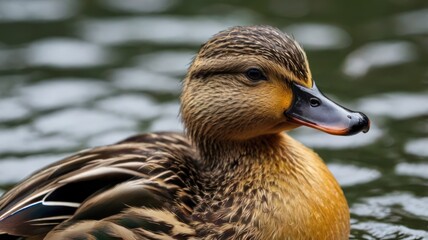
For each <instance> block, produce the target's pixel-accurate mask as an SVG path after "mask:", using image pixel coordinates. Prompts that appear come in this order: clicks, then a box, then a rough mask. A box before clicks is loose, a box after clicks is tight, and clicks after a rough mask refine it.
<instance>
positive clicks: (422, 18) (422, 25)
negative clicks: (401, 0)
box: [394, 8, 428, 34]
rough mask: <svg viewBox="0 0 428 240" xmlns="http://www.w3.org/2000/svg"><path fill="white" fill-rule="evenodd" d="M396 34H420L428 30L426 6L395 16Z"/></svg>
mask: <svg viewBox="0 0 428 240" xmlns="http://www.w3.org/2000/svg"><path fill="white" fill-rule="evenodd" d="M394 20H395V31H396V32H397V33H398V34H422V33H427V32H428V8H425V9H420V10H416V11H411V12H405V13H401V14H399V15H398V16H396V17H395V19H394Z"/></svg>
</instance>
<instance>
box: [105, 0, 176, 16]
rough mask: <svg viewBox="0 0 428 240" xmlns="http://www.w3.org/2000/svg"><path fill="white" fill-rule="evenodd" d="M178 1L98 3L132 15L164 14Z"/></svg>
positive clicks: (113, 0)
mask: <svg viewBox="0 0 428 240" xmlns="http://www.w3.org/2000/svg"><path fill="white" fill-rule="evenodd" d="M177 1H178V0H120V1H117V0H99V1H98V2H99V3H100V4H101V5H103V6H105V7H107V8H109V9H112V10H117V11H123V12H131V13H153V12H163V11H165V10H167V9H169V8H171V7H173V6H174V5H176V4H177Z"/></svg>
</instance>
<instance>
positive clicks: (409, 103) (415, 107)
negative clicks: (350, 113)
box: [357, 92, 428, 119]
mask: <svg viewBox="0 0 428 240" xmlns="http://www.w3.org/2000/svg"><path fill="white" fill-rule="evenodd" d="M426 102H428V94H427V93H424V92H422V93H419V94H418V93H412V94H410V93H387V94H379V95H375V96H368V97H366V98H364V99H361V100H360V101H358V103H357V105H358V109H360V110H361V111H363V112H366V113H367V114H373V115H380V116H387V117H390V118H394V119H406V118H411V117H417V116H423V115H427V114H428V104H422V103H426Z"/></svg>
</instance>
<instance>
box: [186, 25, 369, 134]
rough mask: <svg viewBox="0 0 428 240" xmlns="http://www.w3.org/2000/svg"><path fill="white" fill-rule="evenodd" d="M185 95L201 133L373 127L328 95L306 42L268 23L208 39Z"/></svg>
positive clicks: (190, 118) (192, 123)
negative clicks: (316, 78)
mask: <svg viewBox="0 0 428 240" xmlns="http://www.w3.org/2000/svg"><path fill="white" fill-rule="evenodd" d="M181 101H182V107H181V115H182V119H183V122H184V124H185V127H186V129H187V131H188V133H189V134H190V136H191V137H192V138H194V139H198V138H199V137H203V138H206V137H209V138H215V139H227V140H246V139H250V138H254V137H257V136H260V135H267V134H275V133H278V132H281V131H284V130H289V129H293V128H296V127H298V126H301V125H306V126H309V127H312V128H316V129H319V130H321V131H324V132H327V133H330V134H335V135H352V134H356V133H358V132H360V131H363V132H366V131H368V129H369V125H370V124H369V119H368V118H367V117H366V116H365V115H364V114H362V113H359V112H354V111H351V110H349V109H346V108H343V107H341V106H339V105H338V104H336V103H334V102H333V101H331V100H330V99H328V98H327V97H325V96H324V95H323V94H322V93H321V92H320V91H319V90H318V88H317V87H316V85H315V83H314V81H313V79H312V75H311V71H310V69H309V64H308V61H307V59H306V55H305V53H304V51H303V49H302V48H301V47H300V46H299V44H298V43H297V42H296V41H295V40H294V39H292V38H291V37H289V36H287V35H286V34H284V33H283V32H281V31H279V30H278V29H276V28H272V27H268V26H251V27H234V28H231V29H228V30H225V31H222V32H220V33H218V34H216V35H214V36H213V37H212V38H211V39H210V40H208V41H207V42H206V43H205V44H204V45H202V47H201V49H200V50H199V52H198V54H197V56H196V57H195V59H194V61H193V63H192V64H191V66H190V68H189V71H188V74H187V76H186V79H185V81H184V87H183V94H182V96H181Z"/></svg>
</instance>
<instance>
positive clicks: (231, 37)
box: [0, 26, 369, 240]
mask: <svg viewBox="0 0 428 240" xmlns="http://www.w3.org/2000/svg"><path fill="white" fill-rule="evenodd" d="M180 111H181V117H182V121H183V123H184V126H185V129H186V131H185V135H182V134H178V133H169V132H160V133H148V134H142V135H137V136H133V137H130V138H128V139H126V140H123V141H121V142H118V143H116V144H113V145H109V146H102V147H96V148H92V149H89V150H85V151H82V152H79V153H77V154H75V155H73V156H70V157H68V158H66V159H63V160H61V161H59V162H57V163H54V164H52V165H50V166H48V167H46V168H44V169H42V170H40V171H38V172H36V173H34V174H33V175H32V176H31V177H29V178H27V179H26V180H24V181H23V182H21V183H20V184H18V185H17V186H15V187H14V188H13V189H11V190H10V191H9V192H7V193H6V194H4V196H3V197H2V198H1V200H0V232H1V233H3V235H0V238H1V236H3V237H4V238H5V239H13V238H14V237H13V236H21V238H23V239H127V240H131V239H254V240H255V239H329V240H334V239H348V235H349V224H350V223H349V221H350V219H349V210H348V205H347V202H346V200H345V197H344V194H343V192H342V190H341V188H340V187H339V185H338V183H337V181H336V180H335V178H334V177H333V175H332V174H331V172H330V171H329V170H328V169H327V167H326V165H325V164H324V162H323V161H322V160H321V158H320V157H319V156H318V155H317V154H316V153H314V152H313V151H312V150H311V149H309V148H307V147H305V146H304V145H302V144H301V143H299V142H298V141H296V140H294V139H293V138H291V137H290V136H288V135H287V134H286V133H285V132H284V131H287V130H291V129H294V128H296V127H299V126H301V125H306V126H309V127H312V128H315V129H319V130H321V131H324V132H327V133H331V134H336V135H351V134H356V133H358V132H361V131H363V132H366V131H368V129H369V120H368V118H367V117H366V116H365V115H364V114H362V113H359V112H353V111H350V110H348V109H346V108H343V107H341V106H339V105H337V104H336V103H334V102H332V101H331V100H329V99H328V98H327V97H325V96H324V95H323V94H322V93H321V92H320V91H319V90H318V88H317V87H316V85H315V83H314V81H313V79H312V76H311V71H310V69H309V64H308V61H307V59H306V55H305V53H304V51H303V50H302V48H301V47H300V46H299V44H298V43H297V42H296V41H295V40H294V39H292V38H291V37H289V36H288V35H286V34H284V33H283V32H281V31H279V30H278V29H276V28H273V27H269V26H249V27H233V28H230V29H227V30H225V31H222V32H219V33H218V34H216V35H214V36H213V37H212V38H211V39H209V40H208V41H207V42H206V43H205V44H203V45H202V47H201V48H200V50H199V52H198V54H197V56H196V57H195V58H194V60H193V62H192V64H191V66H190V67H189V69H188V73H187V75H186V77H185V80H184V84H183V92H182V95H181V109H180Z"/></svg>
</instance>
